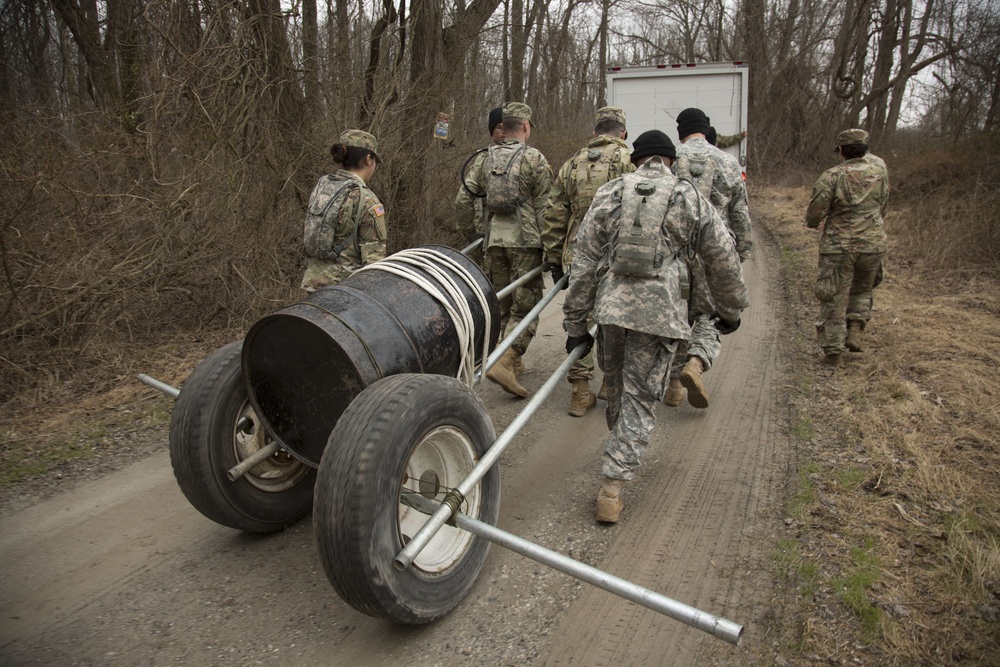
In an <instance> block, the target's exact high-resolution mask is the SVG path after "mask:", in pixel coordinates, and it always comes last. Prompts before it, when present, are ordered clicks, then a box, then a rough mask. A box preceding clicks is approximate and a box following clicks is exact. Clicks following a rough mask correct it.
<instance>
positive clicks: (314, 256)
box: [302, 130, 386, 292]
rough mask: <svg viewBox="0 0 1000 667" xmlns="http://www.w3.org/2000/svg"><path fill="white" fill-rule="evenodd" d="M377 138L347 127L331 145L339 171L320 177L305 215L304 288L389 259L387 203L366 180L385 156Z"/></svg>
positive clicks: (316, 286)
mask: <svg viewBox="0 0 1000 667" xmlns="http://www.w3.org/2000/svg"><path fill="white" fill-rule="evenodd" d="M377 149H378V145H377V142H376V140H375V137H373V136H372V135H370V134H368V133H367V132H363V131H361V130H347V131H346V132H344V133H343V134H341V135H340V142H339V143H336V144H333V146H331V147H330V155H331V156H333V162H334V164H335V165H337V173H336V174H332V175H331V174H326V175H325V176H323V177H322V178H320V179H319V182H318V183H317V184H316V187H315V188H313V191H312V194H311V195H309V208H308V209H307V210H306V219H305V251H306V259H305V264H306V270H305V275H303V277H302V289H304V290H305V291H307V292H314V291H316V290H317V289H319V288H320V287H324V286H326V285H336V284H337V283H339V282H340V281H341V280H343V279H344V278H346V277H347V276H349V275H351V273H353V272H354V271H355V270H357V269H359V268H361V267H362V266H364V265H365V264H371V263H372V262H375V261H377V260H380V259H382V258H384V257H385V239H386V227H385V207H383V206H382V202H380V201H379V199H378V197H376V196H375V193H374V192H372V191H371V190H369V189H368V182H369V181H370V180H371V178H372V175H373V174H374V173H375V167H376V166H377V165H379V164H381V162H382V158H380V157H379V156H378V154H377V153H376V152H375V151H376V150H377Z"/></svg>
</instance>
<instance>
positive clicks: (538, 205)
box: [455, 103, 552, 354]
mask: <svg viewBox="0 0 1000 667" xmlns="http://www.w3.org/2000/svg"><path fill="white" fill-rule="evenodd" d="M509 106H512V105H511V104H510V103H508V105H507V106H505V111H504V114H505V117H507V107H509ZM513 106H515V107H516V108H520V107H523V108H525V109H528V107H527V105H523V104H516V105H513ZM527 113H528V114H529V115H528V118H527V119H528V120H530V113H531V112H530V109H528V111H527ZM522 147H523V153H522V155H521V157H520V166H519V167H518V169H519V172H518V175H517V183H518V192H519V198H518V201H519V202H520V203H519V205H518V206H517V208H516V210H515V211H514V212H512V213H496V212H490V213H489V221H488V224H487V229H486V238H485V239H484V245H485V247H486V258H487V259H486V261H487V263H488V266H489V276H490V281H491V282H492V283H493V288H494V289H496V290H497V291H499V290H501V289H503V288H504V287H506V286H507V285H509V284H510V283H512V282H513V281H514V280H516V279H517V278H519V277H521V276H522V275H524V274H525V273H527V272H528V271H531V270H532V269H534V268H535V267H537V266H538V265H540V264H541V263H542V239H541V223H542V213H543V212H544V210H545V204H546V202H547V201H548V197H549V189H550V187H551V185H552V169H551V168H550V167H549V163H548V161H547V160H546V159H545V156H544V155H542V154H541V152H539V151H538V149H536V148H532V147H531V146H524V142H523V141H520V140H518V139H504V140H503V141H501V142H499V143H497V144H495V145H493V146H491V147H490V153H493V154H494V155H497V156H502V155H504V151H507V152H510V151H511V150H520V149H521V148H522ZM494 152H495V153H494ZM498 159H499V158H498ZM489 164H490V154H489V153H483V159H482V160H476V161H475V163H474V164H473V167H472V168H471V169H470V170H469V172H468V174H467V176H466V184H467V185H468V187H469V190H471V191H472V192H473V193H476V195H477V196H480V197H483V196H486V194H487V191H486V184H487V181H488V177H489V171H490V169H489V168H488V165H489ZM475 200H476V197H474V196H473V195H471V194H469V192H467V191H466V190H465V188H462V189H461V190H459V191H458V197H456V199H455V215H456V221H457V224H458V228H459V230H460V231H461V232H462V233H463V234H465V236H466V237H471V236H473V234H474V232H475V215H476V213H475ZM543 287H544V282H543V281H542V277H541V275H539V276H538V277H536V278H534V279H532V280H530V281H528V282H527V283H526V284H524V285H522V286H521V287H519V288H517V289H516V290H515V291H514V294H513V295H512V296H508V297H506V298H505V299H503V300H502V301H501V302H500V311H501V317H502V320H501V325H502V327H503V335H504V336H507V335H508V334H509V333H510V332H511V331H512V330H513V329H514V328H515V327H516V326H517V325H518V324H519V323H520V322H521V320H523V319H524V316H525V315H527V314H528V312H529V311H530V310H531V309H532V308H534V307H535V305H536V304H537V303H538V302H539V301H541V299H542V289H543ZM537 329H538V321H537V320H535V321H534V322H532V324H531V326H529V327H528V328H527V329H526V330H525V331H524V332H523V333H522V334H521V335H520V336H519V337H518V339H517V340H516V341H515V342H514V345H513V349H514V350H516V351H517V353H518V354H524V352H525V350H527V349H528V345H529V344H530V343H531V339H532V338H534V336H535V331H536V330H537Z"/></svg>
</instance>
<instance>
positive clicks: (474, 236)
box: [465, 232, 483, 245]
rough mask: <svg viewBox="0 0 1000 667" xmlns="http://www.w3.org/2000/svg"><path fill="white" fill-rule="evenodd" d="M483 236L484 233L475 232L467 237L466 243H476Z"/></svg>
mask: <svg viewBox="0 0 1000 667" xmlns="http://www.w3.org/2000/svg"><path fill="white" fill-rule="evenodd" d="M481 238H483V235H482V234H481V233H480V232H473V233H471V234H469V235H468V236H466V237H465V243H466V245H468V244H469V243H474V242H476V241H478V240H479V239H481Z"/></svg>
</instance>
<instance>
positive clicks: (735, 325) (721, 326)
mask: <svg viewBox="0 0 1000 667" xmlns="http://www.w3.org/2000/svg"><path fill="white" fill-rule="evenodd" d="M712 324H714V325H715V328H716V329H718V330H719V333H720V334H722V335H723V336H728V335H729V334H731V333H733V332H734V331H736V330H737V329H739V328H740V318H738V317H737V318H736V321H735V322H730V321H729V320H724V319H722V317H721V316H720V315H716V316H715V317H714V318H713V321H712Z"/></svg>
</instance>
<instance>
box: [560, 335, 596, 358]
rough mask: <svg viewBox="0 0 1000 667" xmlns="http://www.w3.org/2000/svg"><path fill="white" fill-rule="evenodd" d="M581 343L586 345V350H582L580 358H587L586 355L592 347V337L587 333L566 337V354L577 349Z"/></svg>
mask: <svg viewBox="0 0 1000 667" xmlns="http://www.w3.org/2000/svg"><path fill="white" fill-rule="evenodd" d="M581 343H586V345H587V347H586V349H584V351H583V354H581V355H580V356H581V357H585V356H587V353H588V352H590V348H592V347H594V337H593V336H591V335H590V333H589V332H588V333H585V334H583V335H582V336H567V337H566V354H569V353H570V352H572V351H573V350H575V349H576V348H577V347H579V346H580V344H581Z"/></svg>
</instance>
